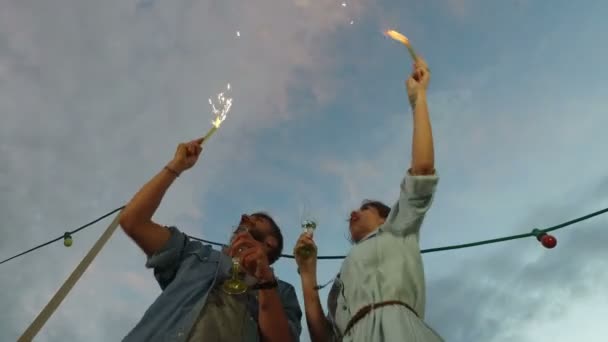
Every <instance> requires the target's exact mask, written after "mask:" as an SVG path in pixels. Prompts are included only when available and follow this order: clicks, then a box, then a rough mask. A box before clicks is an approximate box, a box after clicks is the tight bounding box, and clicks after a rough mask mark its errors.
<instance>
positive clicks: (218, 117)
mask: <svg viewBox="0 0 608 342" xmlns="http://www.w3.org/2000/svg"><path fill="white" fill-rule="evenodd" d="M226 89H227V90H230V83H228V86H227V87H226ZM209 104H210V105H211V110H212V112H213V115H214V116H215V118H214V119H213V121H211V125H212V126H213V127H211V129H210V130H209V131H208V132H207V134H205V136H204V137H203V138H202V139H201V145H202V144H203V143H204V142H205V141H207V140H209V138H211V136H212V135H213V134H214V133H215V131H217V130H218V128H220V125H221V124H222V122H224V120H226V115H227V114H228V112H229V111H230V108H231V107H232V98H231V97H226V96H225V95H224V92H221V93H219V94H217V107H216V104H215V103H213V101H212V100H211V99H209Z"/></svg>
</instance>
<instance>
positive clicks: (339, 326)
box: [294, 59, 442, 342]
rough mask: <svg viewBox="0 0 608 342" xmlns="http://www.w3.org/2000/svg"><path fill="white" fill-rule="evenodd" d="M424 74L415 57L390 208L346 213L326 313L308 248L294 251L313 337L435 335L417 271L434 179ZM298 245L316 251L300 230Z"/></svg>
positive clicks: (430, 340)
mask: <svg viewBox="0 0 608 342" xmlns="http://www.w3.org/2000/svg"><path fill="white" fill-rule="evenodd" d="M429 79H430V73H429V69H428V66H427V64H426V62H424V61H423V60H422V59H418V60H417V61H416V62H415V63H414V71H413V72H412V75H411V76H410V78H409V79H408V80H407V82H406V85H407V92H408V97H409V100H410V105H411V107H412V111H413V119H414V120H413V121H414V132H413V142H412V162H411V167H410V169H409V170H408V171H407V174H406V176H405V178H404V180H403V182H402V183H401V193H400V197H399V200H398V201H397V203H396V204H395V205H394V206H393V207H392V208H389V207H387V206H386V205H384V204H383V203H381V202H377V201H366V202H364V203H363V205H362V206H361V207H360V208H359V209H358V210H356V211H353V212H352V213H351V215H350V220H349V229H350V234H351V238H352V241H353V243H354V246H353V248H352V249H351V251H350V253H349V255H348V256H347V257H346V259H345V260H344V262H343V264H342V267H341V269H340V273H339V274H338V276H337V277H336V280H335V281H334V284H333V287H332V289H331V291H330V294H329V298H328V309H329V314H328V315H327V316H325V315H324V313H323V309H322V307H321V302H320V300H319V293H318V290H317V289H318V286H317V275H316V266H317V260H316V253H315V254H313V256H312V257H308V258H305V257H301V256H296V262H297V264H298V271H299V273H300V277H301V280H302V289H303V292H304V306H305V311H306V321H307V323H308V329H309V332H310V336H311V339H312V341H314V342H325V341H337V340H342V341H356V342H382V341H387V342H393V341H396V342H399V341H407V342H435V341H442V338H441V337H440V336H439V335H437V334H436V333H435V332H434V331H433V330H432V329H431V328H429V327H428V326H427V325H426V324H425V323H424V314H425V313H424V309H425V284H424V270H423V266H422V257H421V254H420V247H419V244H418V242H419V232H420V226H421V225H422V221H423V219H424V216H425V214H426V212H427V210H428V209H429V207H430V205H431V203H432V199H433V194H434V192H435V187H436V185H437V182H438V177H437V175H436V174H435V168H434V156H433V137H432V133H431V124H430V121H429V114H428V108H427V101H426V89H427V86H428V84H429ZM302 246H309V247H312V248H313V249H314V250H315V251H316V246H315V243H314V241H313V239H312V236H310V235H308V234H303V235H301V236H300V238H299V240H298V243H297V244H296V247H295V249H294V251H296V250H297V249H298V248H300V247H302ZM295 254H297V253H295Z"/></svg>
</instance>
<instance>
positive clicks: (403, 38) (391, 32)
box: [384, 30, 418, 62]
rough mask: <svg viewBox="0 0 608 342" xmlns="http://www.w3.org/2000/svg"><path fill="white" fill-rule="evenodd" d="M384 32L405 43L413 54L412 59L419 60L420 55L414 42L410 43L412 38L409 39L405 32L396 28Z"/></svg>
mask: <svg viewBox="0 0 608 342" xmlns="http://www.w3.org/2000/svg"><path fill="white" fill-rule="evenodd" d="M384 34H385V35H387V36H388V37H389V38H393V39H394V40H396V41H398V42H401V43H403V45H405V47H407V50H408V51H409V52H410V56H412V59H413V60H414V62H415V61H416V60H418V55H417V54H416V52H415V51H414V49H413V48H412V44H410V40H409V39H407V37H406V36H404V35H403V34H401V33H399V32H397V31H395V30H387V31H384Z"/></svg>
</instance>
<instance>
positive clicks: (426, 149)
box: [406, 58, 435, 175]
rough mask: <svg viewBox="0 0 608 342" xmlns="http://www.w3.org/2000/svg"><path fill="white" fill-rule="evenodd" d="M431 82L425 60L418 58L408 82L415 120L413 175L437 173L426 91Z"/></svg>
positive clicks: (408, 91)
mask: <svg viewBox="0 0 608 342" xmlns="http://www.w3.org/2000/svg"><path fill="white" fill-rule="evenodd" d="M429 80H430V73H429V68H428V66H427V64H426V62H425V61H424V60H423V59H421V58H418V59H417V61H416V63H414V71H413V72H412V75H411V76H410V78H409V79H408V80H407V82H406V85H407V93H408V97H409V100H410V105H411V106H412V111H413V119H414V133H413V134H412V163H411V173H412V175H430V174H433V173H435V155H434V150H433V132H432V129H431V120H430V118H429V109H428V105H427V101H426V89H427V87H428V85H429Z"/></svg>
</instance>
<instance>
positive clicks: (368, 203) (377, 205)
mask: <svg viewBox="0 0 608 342" xmlns="http://www.w3.org/2000/svg"><path fill="white" fill-rule="evenodd" d="M369 207H372V208H374V209H376V210H377V211H378V214H380V217H382V218H383V219H385V218H387V217H388V214H389V213H390V212H391V208H390V207H389V206H388V205H386V204H384V203H382V202H380V201H375V200H369V199H366V200H363V202H362V203H361V209H364V208H369Z"/></svg>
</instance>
